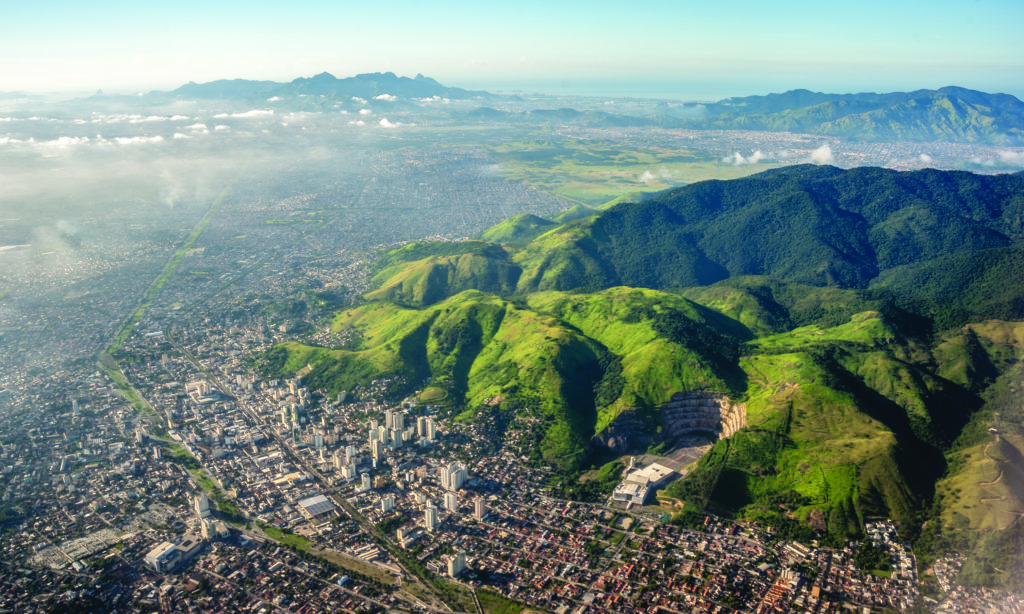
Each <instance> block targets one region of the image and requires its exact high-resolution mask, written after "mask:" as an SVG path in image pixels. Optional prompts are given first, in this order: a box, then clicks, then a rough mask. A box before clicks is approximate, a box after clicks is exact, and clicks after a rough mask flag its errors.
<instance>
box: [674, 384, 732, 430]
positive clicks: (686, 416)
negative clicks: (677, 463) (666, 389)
mask: <svg viewBox="0 0 1024 614" xmlns="http://www.w3.org/2000/svg"><path fill="white" fill-rule="evenodd" d="M660 413H661V421H662V424H663V425H664V431H663V435H662V436H663V438H665V439H672V438H674V437H678V436H680V435H687V434H690V433H694V432H698V431H704V432H712V433H717V434H718V438H719V439H721V438H723V437H729V436H730V435H732V434H733V433H735V432H736V431H737V430H739V429H741V428H743V427H744V426H746V424H747V407H746V405H743V404H742V403H733V402H732V401H730V400H729V398H728V397H727V396H725V395H724V394H721V393H719V392H702V391H693V390H691V391H687V392H677V393H676V394H674V395H672V398H671V399H670V400H669V401H668V403H665V404H664V405H662V406H661V411H660Z"/></svg>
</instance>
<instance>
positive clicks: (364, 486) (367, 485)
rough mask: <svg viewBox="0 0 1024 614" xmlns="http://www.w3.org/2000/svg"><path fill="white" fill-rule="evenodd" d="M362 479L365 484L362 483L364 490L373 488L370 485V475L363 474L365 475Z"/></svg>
mask: <svg viewBox="0 0 1024 614" xmlns="http://www.w3.org/2000/svg"><path fill="white" fill-rule="evenodd" d="M361 477H362V480H363V482H362V487H363V490H370V488H372V485H371V483H370V474H369V473H363V475H362V476H361Z"/></svg>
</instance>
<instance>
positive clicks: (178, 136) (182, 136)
mask: <svg viewBox="0 0 1024 614" xmlns="http://www.w3.org/2000/svg"><path fill="white" fill-rule="evenodd" d="M171 138H173V139H174V140H175V141H180V140H182V139H190V138H192V137H190V136H189V135H187V134H182V133H180V132H175V133H174V136H173V137H171Z"/></svg>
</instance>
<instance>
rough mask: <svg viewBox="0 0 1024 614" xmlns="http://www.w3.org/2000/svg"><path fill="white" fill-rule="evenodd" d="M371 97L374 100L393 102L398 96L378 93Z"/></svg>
mask: <svg viewBox="0 0 1024 614" xmlns="http://www.w3.org/2000/svg"><path fill="white" fill-rule="evenodd" d="M373 99H374V100H386V101H388V102H394V101H396V100H398V96H394V95H392V94H378V95H376V96H374V97H373Z"/></svg>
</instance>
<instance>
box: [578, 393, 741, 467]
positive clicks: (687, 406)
mask: <svg viewBox="0 0 1024 614" xmlns="http://www.w3.org/2000/svg"><path fill="white" fill-rule="evenodd" d="M657 411H658V416H659V417H660V419H661V423H662V426H663V428H662V430H661V434H660V436H659V435H657V434H656V432H655V429H654V428H653V425H652V424H651V422H652V420H651V419H650V418H645V417H644V416H643V415H641V414H639V413H638V412H637V411H634V410H628V411H624V412H622V413H621V414H619V415H618V416H617V417H616V418H615V419H614V420H612V422H611V423H610V424H609V425H608V426H607V427H605V428H604V430H602V431H601V432H600V433H598V434H597V435H596V436H595V437H594V443H596V444H600V445H604V446H606V447H608V448H610V449H612V450H614V451H615V452H619V453H622V454H625V453H627V452H629V451H631V450H637V449H639V448H644V447H646V446H648V445H649V444H651V443H654V442H655V440H658V439H660V440H662V441H671V440H672V439H675V438H676V437H679V436H684V435H690V434H693V433H698V432H699V433H717V434H718V438H719V439H721V438H723V437H729V436H730V435H732V434H733V433H735V432H736V431H737V430H739V429H741V428H743V427H744V426H746V425H747V407H746V405H743V404H742V403H738V404H737V403H733V402H732V401H730V400H729V398H728V397H727V396H725V395H724V394H721V393H719V392H702V391H687V392H677V393H675V394H673V395H672V398H671V399H670V400H669V401H668V402H667V403H665V404H664V405H662V406H661V407H659V408H658V410H657Z"/></svg>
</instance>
